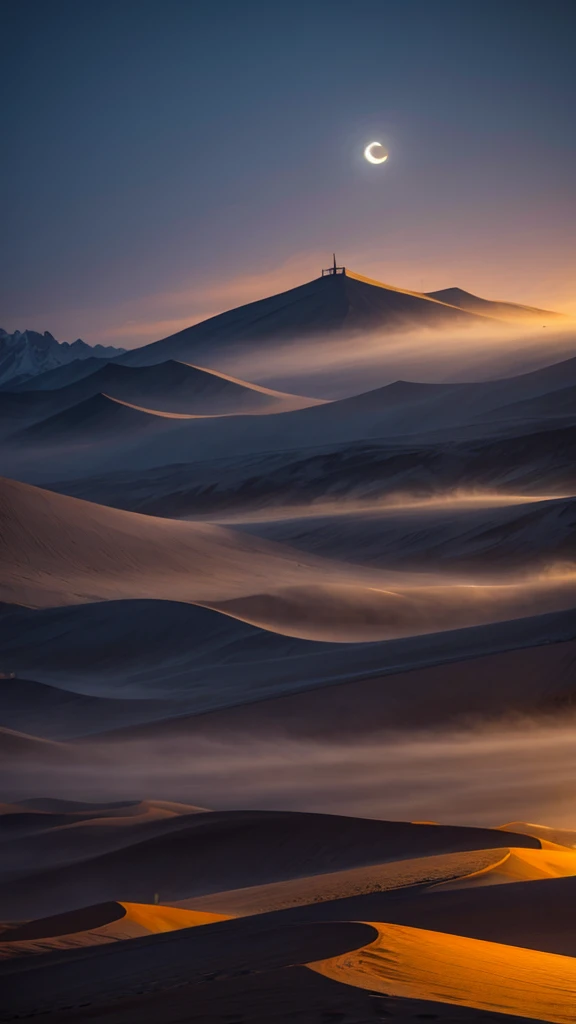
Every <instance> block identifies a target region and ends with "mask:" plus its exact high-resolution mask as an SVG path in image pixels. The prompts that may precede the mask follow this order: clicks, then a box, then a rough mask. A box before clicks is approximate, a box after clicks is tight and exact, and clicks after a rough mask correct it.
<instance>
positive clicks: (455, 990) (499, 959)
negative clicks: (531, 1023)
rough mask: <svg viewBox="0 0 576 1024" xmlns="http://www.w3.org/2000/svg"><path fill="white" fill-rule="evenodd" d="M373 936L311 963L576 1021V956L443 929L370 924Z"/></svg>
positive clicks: (342, 974) (383, 983) (359, 979)
mask: <svg viewBox="0 0 576 1024" xmlns="http://www.w3.org/2000/svg"><path fill="white" fill-rule="evenodd" d="M371 923H372V926H373V927H374V928H376V929H377V931H378V938H377V939H376V941H375V942H373V943H370V945H369V946H366V947H364V948H363V949H361V950H357V951H353V952H351V953H346V954H344V955H341V956H339V957H336V958H333V959H331V960H324V961H321V962H320V963H318V962H316V963H313V964H308V966H309V967H311V968H312V970H316V971H319V972H320V973H321V974H325V975H326V976H327V977H329V978H333V979H334V980H335V981H340V982H343V983H344V984H347V985H358V986H360V987H362V988H368V989H370V990H371V991H376V992H385V993H386V994H389V995H394V996H403V997H407V998H411V999H430V1000H432V1001H437V1002H440V1003H455V1004H457V1005H460V1006H474V1007H477V1008H479V1009H483V1010H490V1011H494V1010H496V1011H497V1012H499V1013H508V1014H510V1015H512V1016H517V1017H526V1016H528V1015H530V1016H532V1017H534V1018H536V1019H538V1020H545V1021H554V1022H557V1024H572V1022H573V1020H574V991H575V990H576V960H574V959H573V958H572V957H565V956H558V955H554V954H553V953H541V952H536V951H534V950H527V949H521V948H519V947H517V946H506V945H502V944H500V943H495V942H482V941H480V940H478V939H467V938H462V937H461V936H454V935H446V934H443V933H442V932H433V931H425V930H423V929H419V928H406V927H402V926H399V925H390V924H381V923H377V924H376V923H374V922H371Z"/></svg>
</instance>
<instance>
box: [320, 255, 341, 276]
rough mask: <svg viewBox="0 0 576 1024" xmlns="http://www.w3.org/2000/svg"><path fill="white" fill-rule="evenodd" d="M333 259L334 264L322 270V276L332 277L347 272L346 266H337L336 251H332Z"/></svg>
mask: <svg viewBox="0 0 576 1024" xmlns="http://www.w3.org/2000/svg"><path fill="white" fill-rule="evenodd" d="M332 261H333V262H332V266H331V267H327V268H326V269H325V270H322V277H332V275H333V274H345V273H346V267H337V266H336V253H335V252H333V253H332Z"/></svg>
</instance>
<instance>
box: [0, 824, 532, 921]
mask: <svg viewBox="0 0 576 1024" xmlns="http://www.w3.org/2000/svg"><path fill="white" fill-rule="evenodd" d="M188 822H189V823H188V824H186V825H185V827H183V828H181V827H180V828H175V829H172V830H171V831H169V832H168V833H166V834H164V835H158V836H155V837H153V838H149V839H145V840H143V841H141V842H137V843H132V844H131V845H130V846H128V847H123V848H119V849H117V850H113V851H112V852H109V853H105V854H101V855H99V856H98V855H95V856H94V857H92V858H90V859H84V860H81V861H78V862H76V863H75V864H68V865H66V866H65V867H55V868H52V869H51V870H49V871H42V870H41V869H37V870H36V871H35V872H34V873H33V874H28V875H26V876H24V877H20V878H16V879H11V880H10V881H5V882H0V920H2V919H4V920H6V919H7V920H11V919H21V918H24V917H31V916H36V917H40V916H47V915H49V914H54V913H58V912H61V911H68V910H72V909H75V908H76V907H81V906H85V905H87V904H91V903H99V902H103V901H106V900H128V901H129V902H143V903H146V902H151V901H152V900H153V895H154V892H159V894H160V899H161V901H162V902H163V903H167V902H171V901H174V900H183V899H190V898H191V897H193V896H204V895H207V894H209V893H212V892H221V891H222V890H223V889H240V888H244V887H246V886H251V885H256V884H265V883H268V882H277V881H282V880H286V879H291V878H298V877H304V876H309V875H312V874H321V873H323V872H326V871H328V872H333V871H341V870H343V869H346V868H351V867H360V866H368V865H370V864H380V863H384V862H386V861H395V860H399V859H400V860H406V859H410V858H414V857H423V856H430V855H437V854H443V853H456V852H464V851H469V850H482V849H493V848H496V847H498V846H500V847H504V848H508V847H509V846H510V844H511V836H510V834H509V833H505V832H500V831H498V830H490V829H482V828H463V827H460V828H455V827H448V826H436V825H419V824H408V823H403V822H386V821H377V820H370V819H361V818H344V817H338V816H332V815H321V814H297V813H288V812H264V811H254V812H251V811H234V812H232V811H231V812H212V813H210V814H196V815H193V816H192V818H189V819H188ZM514 844H515V845H518V846H524V847H527V848H532V849H538V848H539V846H540V841H539V840H538V839H534V838H532V837H530V836H521V837H520V836H517V837H514ZM232 851H233V856H231V852H232Z"/></svg>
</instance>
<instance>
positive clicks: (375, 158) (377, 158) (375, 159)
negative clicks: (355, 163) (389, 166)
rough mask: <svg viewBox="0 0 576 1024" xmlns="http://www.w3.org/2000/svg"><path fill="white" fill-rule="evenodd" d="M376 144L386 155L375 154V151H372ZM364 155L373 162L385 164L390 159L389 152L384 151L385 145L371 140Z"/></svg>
mask: <svg viewBox="0 0 576 1024" xmlns="http://www.w3.org/2000/svg"><path fill="white" fill-rule="evenodd" d="M374 146H378V148H379V149H381V150H382V151H383V152H384V156H374V153H373V152H372V150H373V149H374ZM364 156H365V157H366V159H367V160H368V161H369V163H371V164H383V163H385V162H386V160H387V159H388V153H386V152H385V151H384V146H383V145H382V143H381V142H371V143H370V144H369V145H368V146H366V149H365V150H364Z"/></svg>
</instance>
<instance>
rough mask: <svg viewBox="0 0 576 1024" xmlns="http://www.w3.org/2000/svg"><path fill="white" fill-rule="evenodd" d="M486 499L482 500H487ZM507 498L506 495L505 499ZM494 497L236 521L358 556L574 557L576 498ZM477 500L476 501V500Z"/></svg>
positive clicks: (409, 562) (453, 563)
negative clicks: (517, 499) (501, 502)
mask: <svg viewBox="0 0 576 1024" xmlns="http://www.w3.org/2000/svg"><path fill="white" fill-rule="evenodd" d="M483 500H484V501H485V504H483ZM501 500H504V499H501ZM508 500H509V504H508V505H503V506H502V507H500V508H499V507H498V505H497V501H498V496H497V495H495V496H494V502H495V504H494V505H491V504H490V495H486V497H485V499H484V496H483V495H481V494H478V495H476V496H475V495H474V494H473V493H472V494H471V495H470V502H469V503H468V504H467V503H466V501H464V500H463V499H462V500H459V495H457V494H456V495H455V496H454V498H453V501H451V500H450V497H449V496H447V497H446V498H445V499H444V500H442V499H439V501H438V505H437V506H436V507H434V504H433V503H431V504H430V505H427V504H426V503H425V502H423V503H422V504H421V505H419V503H418V502H417V501H414V505H413V506H412V505H411V503H410V502H409V501H407V502H406V504H405V505H403V506H402V505H400V506H399V507H398V508H395V507H394V506H393V505H392V506H391V507H386V505H385V504H384V505H383V506H382V507H380V508H377V507H376V508H373V509H370V508H367V509H365V510H364V509H362V507H361V506H360V507H359V508H354V507H351V508H350V510H349V511H347V509H346V503H345V502H342V503H341V504H340V505H339V506H337V505H333V506H332V507H330V506H328V508H327V509H326V511H324V510H323V509H322V507H319V508H318V509H315V508H314V507H312V508H309V509H308V510H307V514H303V513H301V514H300V515H298V516H297V517H295V518H291V516H290V511H289V510H286V513H285V514H284V516H283V517H282V516H281V514H280V513H279V512H278V513H277V515H276V516H275V517H274V518H271V519H270V520H268V521H266V519H265V518H262V519H260V520H259V521H256V522H250V521H249V520H248V521H247V522H244V523H243V522H242V520H241V519H240V517H238V518H239V519H240V521H239V522H238V523H237V525H239V526H242V528H243V529H244V530H246V531H248V532H249V533H252V534H254V535H256V536H258V537H264V538H266V539H268V540H275V541H279V542H280V543H285V544H290V545H292V546H293V547H296V548H298V549H299V550H303V551H307V552H309V553H312V552H313V553H314V554H317V555H322V556H324V557H328V558H341V559H343V560H346V561H354V562H358V563H360V564H364V565H366V564H369V565H378V566H391V567H397V568H400V567H402V566H405V567H407V568H408V567H411V568H420V569H421V568H425V567H426V568H434V569H437V568H444V569H447V568H449V567H452V568H454V569H456V570H457V571H458V570H462V569H464V568H467V567H473V568H474V569H476V570H478V569H480V570H482V569H483V568H484V569H485V570H486V571H487V572H490V570H491V569H493V568H495V567H498V568H499V569H503V568H504V567H505V566H506V567H508V566H518V565H522V566H523V567H528V566H529V565H538V564H539V563H542V562H543V563H544V564H546V563H548V564H550V562H551V561H555V560H557V561H558V562H563V561H571V560H576V499H573V498H566V499H563V498H556V499H549V500H547V501H537V500H531V501H527V502H523V503H522V504H519V505H516V504H514V498H513V497H510V498H509V499H508ZM476 503H477V504H476Z"/></svg>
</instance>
